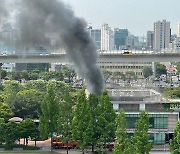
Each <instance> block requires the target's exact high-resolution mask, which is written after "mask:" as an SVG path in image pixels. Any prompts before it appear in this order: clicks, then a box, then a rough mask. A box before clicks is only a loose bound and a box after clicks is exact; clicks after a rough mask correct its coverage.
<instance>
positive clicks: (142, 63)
mask: <svg viewBox="0 0 180 154" xmlns="http://www.w3.org/2000/svg"><path fill="white" fill-rule="evenodd" d="M98 63H99V64H126V65H128V64H141V65H144V64H151V62H128V63H127V62H98Z"/></svg>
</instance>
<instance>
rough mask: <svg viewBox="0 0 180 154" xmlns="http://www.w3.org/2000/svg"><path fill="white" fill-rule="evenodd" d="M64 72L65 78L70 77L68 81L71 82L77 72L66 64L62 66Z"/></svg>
mask: <svg viewBox="0 0 180 154" xmlns="http://www.w3.org/2000/svg"><path fill="white" fill-rule="evenodd" d="M62 72H63V74H64V77H65V78H68V82H69V83H71V81H72V80H73V78H74V77H75V76H76V72H75V70H74V69H70V68H68V67H67V66H66V65H64V66H62Z"/></svg>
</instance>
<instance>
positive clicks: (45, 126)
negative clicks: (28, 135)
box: [39, 88, 59, 150]
mask: <svg viewBox="0 0 180 154" xmlns="http://www.w3.org/2000/svg"><path fill="white" fill-rule="evenodd" d="M41 111H42V113H41V115H40V116H39V119H40V123H39V131H40V133H41V136H42V138H47V137H51V144H52V137H53V133H57V120H58V112H59V105H58V103H57V100H56V97H55V92H54V90H53V89H52V88H50V89H48V92H47V94H46V96H45V99H44V101H43V102H42V104H41ZM51 150H52V145H51Z"/></svg>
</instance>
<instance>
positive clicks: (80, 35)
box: [0, 0, 103, 94]
mask: <svg viewBox="0 0 180 154" xmlns="http://www.w3.org/2000/svg"><path fill="white" fill-rule="evenodd" d="M9 5H12V6H13V7H11V10H8V11H12V12H15V13H16V14H17V15H16V16H15V19H16V20H15V21H16V30H17V35H16V50H23V49H31V48H32V47H36V46H44V47H48V46H51V45H52V37H53V39H54V42H53V46H54V48H55V49H57V50H58V49H59V48H65V50H66V52H67V56H68V58H69V61H70V62H73V63H74V65H75V67H76V72H77V73H78V74H79V75H80V76H81V77H83V78H84V79H85V82H86V85H87V88H88V90H89V91H90V92H95V93H96V94H100V93H101V90H102V88H103V78H102V75H101V72H100V70H99V68H98V67H97V65H96V64H97V53H96V47H95V44H94V43H93V42H92V40H91V39H90V37H89V34H88V32H87V30H86V27H87V26H86V22H85V21H84V20H83V19H81V18H78V17H76V16H75V15H74V12H73V11H72V9H71V7H70V6H68V5H66V4H65V3H63V2H62V1H60V0H15V1H14V2H11V4H9ZM1 7H4V6H2V5H1ZM1 7H0V8H1ZM8 11H6V10H3V13H2V12H1V11H0V14H1V15H0V17H1V16H6V17H7V16H8V14H7V13H6V12H8Z"/></svg>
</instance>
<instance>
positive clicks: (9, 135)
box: [4, 122, 20, 146]
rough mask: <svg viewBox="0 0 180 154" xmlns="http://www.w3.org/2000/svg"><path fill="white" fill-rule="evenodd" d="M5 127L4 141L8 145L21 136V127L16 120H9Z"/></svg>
mask: <svg viewBox="0 0 180 154" xmlns="http://www.w3.org/2000/svg"><path fill="white" fill-rule="evenodd" d="M4 128H5V129H4V141H5V143H6V145H7V146H10V145H12V144H14V142H15V141H16V140H18V139H19V137H20V133H19V127H18V124H17V123H15V122H8V123H6V124H4Z"/></svg>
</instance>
